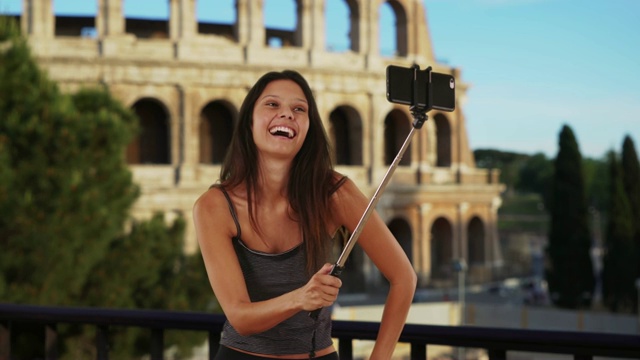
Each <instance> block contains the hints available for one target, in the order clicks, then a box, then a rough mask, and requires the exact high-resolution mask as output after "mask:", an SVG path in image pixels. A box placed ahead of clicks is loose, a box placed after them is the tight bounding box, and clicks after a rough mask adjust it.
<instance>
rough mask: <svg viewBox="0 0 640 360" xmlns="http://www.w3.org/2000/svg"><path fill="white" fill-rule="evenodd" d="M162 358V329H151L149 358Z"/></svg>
mask: <svg viewBox="0 0 640 360" xmlns="http://www.w3.org/2000/svg"><path fill="white" fill-rule="evenodd" d="M163 358H164V329H151V360H161V359H163Z"/></svg>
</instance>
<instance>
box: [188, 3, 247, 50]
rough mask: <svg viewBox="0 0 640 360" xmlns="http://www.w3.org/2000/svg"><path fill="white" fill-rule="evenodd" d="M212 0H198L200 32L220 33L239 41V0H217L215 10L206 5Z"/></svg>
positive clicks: (197, 16)
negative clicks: (237, 3)
mask: <svg viewBox="0 0 640 360" xmlns="http://www.w3.org/2000/svg"><path fill="white" fill-rule="evenodd" d="M211 1H212V0H198V1H196V21H197V22H198V25H197V29H198V33H199V34H205V35H219V36H223V37H225V38H228V39H230V40H232V41H237V32H238V31H237V26H238V11H237V6H236V2H237V0H215V8H214V9H215V11H208V12H206V11H205V9H206V10H211V8H210V7H206V5H209V4H207V3H208V2H211Z"/></svg>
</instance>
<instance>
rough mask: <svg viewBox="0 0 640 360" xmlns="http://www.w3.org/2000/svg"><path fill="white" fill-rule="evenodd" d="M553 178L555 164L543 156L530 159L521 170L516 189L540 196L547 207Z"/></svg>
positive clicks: (539, 154) (534, 156)
mask: <svg viewBox="0 0 640 360" xmlns="http://www.w3.org/2000/svg"><path fill="white" fill-rule="evenodd" d="M552 176H553V162H552V161H551V160H549V159H547V157H546V156H545V155H544V154H543V153H537V154H534V155H533V156H531V157H529V158H528V159H527V160H526V161H525V163H524V164H523V166H522V167H521V168H520V172H519V174H518V180H517V183H516V189H517V190H518V191H520V192H533V193H536V194H539V195H540V197H542V199H543V200H544V202H545V206H547V205H548V204H547V202H548V200H547V198H548V192H549V184H550V183H551V177H552Z"/></svg>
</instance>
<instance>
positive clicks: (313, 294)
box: [298, 264, 342, 311]
mask: <svg viewBox="0 0 640 360" xmlns="http://www.w3.org/2000/svg"><path fill="white" fill-rule="evenodd" d="M332 267H333V265H332V264H324V266H323V267H322V268H321V269H320V270H318V272H316V273H315V274H314V275H313V276H312V277H311V279H310V280H309V282H308V283H307V284H306V285H305V286H303V287H302V288H300V289H299V297H298V301H299V302H300V304H301V307H302V310H305V311H313V310H316V309H320V308H323V307H329V306H331V305H332V304H333V303H334V302H335V301H336V299H337V298H338V292H339V290H340V287H341V286H342V280H340V278H338V277H336V276H333V275H330V273H331V268H332Z"/></svg>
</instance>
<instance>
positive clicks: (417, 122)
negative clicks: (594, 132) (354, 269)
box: [309, 108, 427, 319]
mask: <svg viewBox="0 0 640 360" xmlns="http://www.w3.org/2000/svg"><path fill="white" fill-rule="evenodd" d="M411 110H412V113H411V114H412V115H413V117H414V122H413V127H412V128H411V131H410V132H409V135H407V138H406V139H405V141H404V143H403V144H402V147H401V148H400V150H399V151H398V154H397V155H396V157H395V159H393V162H392V163H391V165H390V166H389V169H387V172H386V173H385V174H384V177H383V178H382V182H381V183H380V185H378V188H377V189H376V192H375V193H374V194H373V197H372V198H371V200H370V201H369V205H367V208H366V210H365V211H364V214H363V215H362V217H361V218H360V221H359V222H358V225H356V228H355V229H354V230H353V233H351V236H350V237H349V240H348V241H347V243H346V244H345V245H344V248H343V249H342V253H341V254H340V257H338V261H337V262H336V263H335V264H334V265H333V267H332V268H331V272H330V275H333V276H335V277H340V274H341V273H342V270H344V265H345V263H346V262H347V258H348V257H349V254H350V253H351V250H353V247H354V246H355V245H356V242H357V241H358V237H359V236H360V233H361V232H362V229H363V228H364V225H365V224H366V222H367V220H369V216H371V214H372V212H373V210H374V209H375V207H376V205H377V204H378V200H379V195H380V193H381V192H382V191H384V189H385V187H386V186H387V184H388V183H389V180H390V179H391V175H392V174H393V172H394V171H395V170H396V168H397V167H398V164H399V163H400V160H402V156H403V155H404V153H405V151H407V148H408V147H409V144H410V143H411V139H413V135H414V134H415V132H416V131H417V130H419V129H420V128H421V127H422V124H424V122H425V121H426V120H427V115H426V113H424V112H422V109H415V110H414V109H413V108H412V109H411ZM320 310H321V309H316V310H314V311H312V312H310V313H309V316H311V317H312V318H314V319H317V318H318V315H319V314H320Z"/></svg>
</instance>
